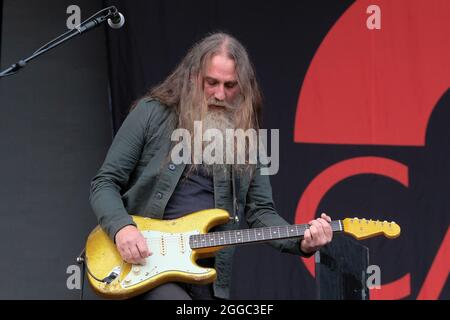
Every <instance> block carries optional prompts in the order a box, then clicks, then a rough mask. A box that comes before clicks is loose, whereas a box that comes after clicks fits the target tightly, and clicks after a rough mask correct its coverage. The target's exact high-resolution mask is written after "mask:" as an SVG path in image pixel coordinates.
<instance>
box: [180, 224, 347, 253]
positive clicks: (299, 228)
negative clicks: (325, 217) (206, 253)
mask: <svg viewBox="0 0 450 320" xmlns="http://www.w3.org/2000/svg"><path fill="white" fill-rule="evenodd" d="M330 224H331V228H332V230H333V232H339V231H343V225H342V222H341V220H335V221H331V223H330ZM308 228H309V225H308V224H295V225H284V226H276V227H264V228H252V229H242V230H230V231H220V232H210V233H206V234H198V235H192V236H190V239H189V244H190V246H191V248H192V249H201V248H210V247H219V246H232V245H240V244H249V243H258V242H267V241H273V240H280V239H291V238H301V237H303V235H304V234H305V231H306V230H307V229H308Z"/></svg>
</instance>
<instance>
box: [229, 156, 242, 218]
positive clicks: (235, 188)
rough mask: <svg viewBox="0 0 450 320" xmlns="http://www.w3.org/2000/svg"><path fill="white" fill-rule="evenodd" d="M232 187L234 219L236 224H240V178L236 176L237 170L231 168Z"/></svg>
mask: <svg viewBox="0 0 450 320" xmlns="http://www.w3.org/2000/svg"><path fill="white" fill-rule="evenodd" d="M231 185H232V186H231V187H232V189H233V191H232V192H233V217H232V219H233V220H234V223H239V202H238V194H237V193H238V192H239V187H240V180H239V177H238V176H236V169H235V168H234V166H233V165H232V166H231Z"/></svg>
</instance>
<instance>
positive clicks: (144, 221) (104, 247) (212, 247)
mask: <svg viewBox="0 0 450 320" xmlns="http://www.w3.org/2000/svg"><path fill="white" fill-rule="evenodd" d="M132 218H133V220H134V222H135V223H136V225H137V227H138V229H139V230H140V231H141V233H142V234H143V236H144V238H146V240H147V245H148V247H149V249H150V251H151V252H152V255H151V256H149V257H148V258H147V259H146V264H145V265H142V266H141V265H132V264H129V263H126V262H124V261H123V259H122V257H121V256H120V254H119V252H118V250H117V248H116V245H115V244H114V243H113V241H111V239H110V238H109V237H108V235H107V234H106V233H105V232H104V231H103V230H102V229H101V228H100V227H99V226H97V227H96V228H95V229H94V230H93V231H92V232H91V233H90V235H89V237H88V240H87V243H86V255H85V263H86V267H87V270H88V275H87V277H88V280H89V283H90V285H91V286H92V288H93V289H94V291H95V292H96V293H97V294H99V295H101V296H103V297H106V298H111V299H127V298H131V297H134V296H137V295H139V294H141V293H144V292H146V291H148V290H150V289H153V288H155V287H157V286H159V285H161V284H163V283H167V282H174V281H176V282H187V283H197V284H206V283H211V282H213V281H214V280H215V279H216V276H217V274H216V271H215V269H213V268H204V267H201V266H199V265H198V264H197V263H196V261H197V260H198V259H202V258H205V257H210V256H213V255H214V253H215V252H216V251H218V250H220V249H221V248H223V247H225V246H231V245H240V244H247V243H258V242H267V241H272V240H276V239H287V238H299V237H302V236H303V234H304V232H305V230H306V229H307V228H308V227H309V226H308V225H287V226H279V227H267V228H253V229H243V230H231V231H223V232H211V233H208V231H209V230H210V229H211V228H213V227H215V226H217V225H221V224H224V223H227V222H228V221H229V215H228V213H227V212H226V211H224V210H221V209H210V210H203V211H199V212H196V213H192V214H189V215H186V216H184V217H181V218H179V219H174V220H158V219H152V218H146V217H140V216H132ZM331 226H332V229H333V231H334V232H339V231H343V232H346V233H349V234H351V235H353V236H354V237H355V238H357V239H365V238H369V237H373V236H376V235H380V234H384V235H385V236H386V237H389V238H395V237H397V236H398V235H399V234H400V227H399V226H398V225H397V224H395V223H393V222H386V221H384V222H380V221H372V220H365V219H356V218H355V219H344V220H336V221H332V222H331Z"/></svg>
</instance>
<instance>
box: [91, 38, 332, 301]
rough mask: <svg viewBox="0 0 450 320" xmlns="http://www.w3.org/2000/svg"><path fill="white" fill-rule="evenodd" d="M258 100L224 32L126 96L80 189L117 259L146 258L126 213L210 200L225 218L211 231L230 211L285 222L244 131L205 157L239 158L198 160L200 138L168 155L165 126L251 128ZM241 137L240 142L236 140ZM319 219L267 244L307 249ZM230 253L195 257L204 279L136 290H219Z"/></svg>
mask: <svg viewBox="0 0 450 320" xmlns="http://www.w3.org/2000/svg"><path fill="white" fill-rule="evenodd" d="M261 104H262V102H261V93H260V90H259V87H258V83H257V81H256V76H255V72H254V69H253V66H252V64H251V62H250V60H249V57H248V54H247V52H246V50H245V48H244V47H243V46H242V44H240V43H239V42H238V41H237V40H236V39H235V38H233V37H232V36H230V35H228V34H225V33H214V34H211V35H209V36H207V37H206V38H204V39H202V40H201V41H200V42H198V43H197V44H196V45H194V46H193V47H192V48H191V49H190V50H189V52H188V53H187V55H186V56H185V57H184V58H183V60H182V61H181V63H180V64H179V65H178V67H177V68H176V69H175V71H173V73H172V74H170V75H169V76H168V77H167V78H166V79H165V80H164V81H163V82H162V83H160V84H159V85H157V86H155V87H154V88H152V89H151V90H150V92H149V93H148V94H147V95H146V96H144V97H143V98H141V99H140V100H139V101H138V102H137V103H135V104H134V105H133V107H132V110H131V112H130V114H129V115H128V117H127V118H126V119H125V121H124V123H123V124H122V126H121V128H120V130H119V131H118V133H117V135H116V136H115V138H114V141H113V143H112V145H111V147H110V150H109V152H108V154H107V156H106V159H105V162H104V163H103V165H102V167H101V168H100V170H99V172H98V174H97V175H96V176H95V177H94V179H93V180H92V184H91V196H90V200H91V205H92V208H93V210H94V212H95V214H96V216H97V218H98V221H99V224H100V225H101V227H102V228H103V230H104V231H105V232H106V233H107V234H108V235H109V237H110V238H111V239H112V240H113V241H114V242H115V244H116V246H117V250H118V251H119V253H120V255H121V257H122V258H123V260H124V261H126V262H128V263H132V264H145V263H146V260H147V259H152V257H151V255H152V252H151V251H150V250H149V248H148V245H147V242H146V239H145V238H144V236H143V235H142V233H141V232H140V231H139V230H138V228H137V227H136V224H135V222H134V221H133V219H132V217H131V216H130V214H133V215H141V216H147V217H151V218H155V219H177V218H180V217H183V216H185V215H187V214H189V213H192V212H197V211H201V210H204V209H211V208H220V209H224V210H226V211H228V212H229V213H231V216H232V218H233V219H230V222H229V223H227V224H224V225H221V226H219V227H217V230H232V229H237V227H238V224H237V223H236V221H237V220H238V218H239V217H244V218H245V220H246V222H247V223H248V225H249V226H250V227H251V228H255V227H267V226H280V225H287V224H288V223H287V222H286V221H285V220H284V219H283V218H281V217H280V216H279V215H278V214H277V213H276V211H275V209H274V203H273V200H272V191H271V186H270V181H269V177H268V176H267V175H263V174H261V170H262V165H261V164H260V162H258V163H256V164H255V163H251V162H250V160H249V159H250V157H248V155H249V153H251V152H252V151H253V150H252V147H248V148H245V147H246V146H247V143H246V142H245V141H246V140H245V139H244V142H242V140H241V141H240V142H239V143H238V144H237V145H236V144H232V145H231V146H230V145H229V144H227V146H226V148H227V150H226V152H225V154H222V155H219V157H217V156H218V154H217V152H218V150H217V149H215V151H214V152H212V156H213V157H214V159H215V160H217V159H218V158H219V159H222V160H224V159H225V158H226V155H227V154H228V155H229V154H230V153H231V154H232V155H236V154H235V151H236V152H237V153H239V152H242V150H245V155H244V158H245V161H244V162H243V163H242V162H240V163H236V162H235V163H232V164H230V163H229V162H226V163H225V162H221V163H220V162H218V161H216V162H214V161H213V162H211V161H208V159H203V160H204V161H201V160H202V159H201V158H202V155H204V154H202V153H200V156H199V153H198V152H196V151H198V149H199V147H200V149H202V147H203V146H206V147H207V144H206V142H205V141H202V144H201V145H200V146H198V145H197V146H196V145H195V142H194V141H192V140H190V141H189V140H188V141H184V144H183V146H185V147H187V148H186V149H183V154H184V158H183V159H185V160H187V161H184V162H183V163H179V162H177V161H174V159H173V155H174V153H173V152H172V151H173V148H174V141H173V139H172V138H173V133H174V131H175V130H179V129H182V130H184V132H187V133H190V134H191V137H193V136H195V135H196V133H197V132H196V130H197V129H196V124H200V129H202V130H205V131H207V130H208V129H212V130H215V131H212V132H213V133H214V134H213V136H216V135H217V136H218V135H220V134H224V135H225V134H226V132H227V131H228V130H232V129H233V130H239V129H241V130H242V131H244V132H245V131H248V130H258V129H259V119H260V112H261ZM213 138H214V137H213ZM211 140H214V139H211ZM216 140H218V139H216ZM230 140H231V141H232V142H235V141H234V140H235V139H230ZM242 143H243V144H245V146H242V145H239V144H242ZM219 145H221V144H219ZM216 146H217V145H216ZM188 149H189V150H188ZM192 150H193V152H191V151H192ZM239 150H241V151H239ZM186 155H187V156H186ZM245 156H246V157H245ZM199 157H200V161H199ZM329 222H331V219H330V217H328V216H327V215H326V214H322V216H321V217H320V218H318V219H316V220H313V221H310V222H309V224H310V228H309V229H308V230H306V232H305V235H304V238H303V239H294V240H293V239H288V240H276V241H271V242H270V244H271V245H272V246H274V247H275V248H277V249H278V250H281V251H283V252H289V253H292V254H298V255H302V256H311V255H312V254H313V253H314V252H315V251H316V250H317V249H319V248H320V247H321V246H323V245H325V244H327V243H329V242H330V241H331V239H332V231H331V227H330V224H329ZM232 257H233V247H225V248H223V249H221V250H220V251H218V252H217V254H216V255H215V257H214V258H209V259H205V260H204V261H202V263H203V264H204V265H205V266H210V267H215V268H216V270H217V279H216V281H215V282H214V283H213V284H212V285H198V284H185V283H178V282H170V283H165V284H162V285H160V286H158V287H156V288H154V289H152V290H150V291H148V292H147V293H144V294H143V295H141V296H140V298H144V299H214V298H221V299H227V298H229V287H230V278H231V272H232V270H231V266H232Z"/></svg>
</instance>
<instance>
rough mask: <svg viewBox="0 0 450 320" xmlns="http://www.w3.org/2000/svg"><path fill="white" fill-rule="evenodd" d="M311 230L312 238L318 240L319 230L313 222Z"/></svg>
mask: <svg viewBox="0 0 450 320" xmlns="http://www.w3.org/2000/svg"><path fill="white" fill-rule="evenodd" d="M309 231H310V232H311V239H312V240H313V241H316V238H317V237H318V230H317V227H316V225H315V223H313V224H312V225H311V227H309Z"/></svg>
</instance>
